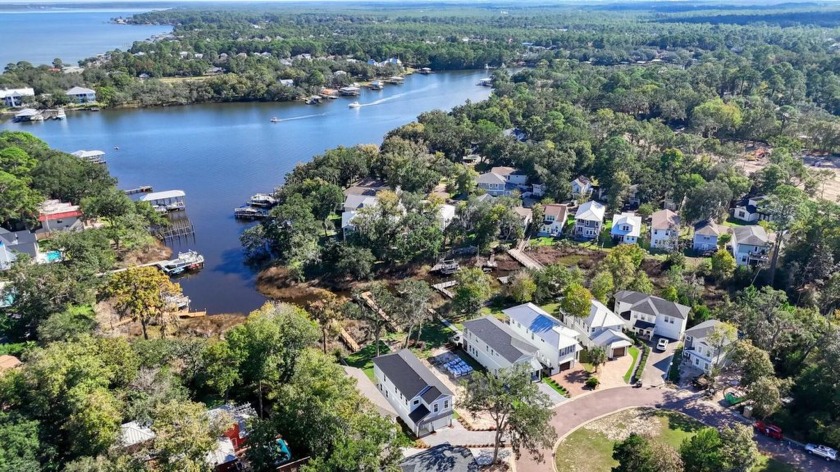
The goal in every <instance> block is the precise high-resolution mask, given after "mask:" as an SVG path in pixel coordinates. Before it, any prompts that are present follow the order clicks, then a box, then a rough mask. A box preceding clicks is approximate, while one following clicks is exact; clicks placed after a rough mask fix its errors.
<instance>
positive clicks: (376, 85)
mask: <svg viewBox="0 0 840 472" xmlns="http://www.w3.org/2000/svg"><path fill="white" fill-rule="evenodd" d="M382 88H383V87H382V81H379V80H374V81H373V82H371V83H370V89H371V90H382Z"/></svg>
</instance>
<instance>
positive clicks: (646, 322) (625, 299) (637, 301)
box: [614, 290, 691, 341]
mask: <svg viewBox="0 0 840 472" xmlns="http://www.w3.org/2000/svg"><path fill="white" fill-rule="evenodd" d="M614 311H615V313H618V315H619V316H620V317H621V319H622V320H623V321H624V327H625V329H627V330H628V331H632V332H634V333H636V334H637V335H639V336H642V337H644V338H647V339H651V340H652V339H653V337H654V336H660V337H663V338H668V339H671V340H675V341H677V340H680V339H682V336H683V333H684V332H685V325H686V322H687V321H688V315H689V313H690V312H691V308H689V307H687V306H685V305H681V304H679V303H674V302H672V301H669V300H665V299H664V298H660V297H655V296H653V295H647V294H645V293H641V292H634V291H630V290H622V291H620V292H618V293H616V294H615V307H614Z"/></svg>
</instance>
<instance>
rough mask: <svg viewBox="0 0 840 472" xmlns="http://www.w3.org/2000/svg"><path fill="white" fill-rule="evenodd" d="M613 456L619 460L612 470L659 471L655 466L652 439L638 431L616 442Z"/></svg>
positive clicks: (631, 471)
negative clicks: (639, 433)
mask: <svg viewBox="0 0 840 472" xmlns="http://www.w3.org/2000/svg"><path fill="white" fill-rule="evenodd" d="M612 457H613V459H615V460H617V461H618V465H617V466H615V467H613V468H612V472H657V471H656V469H654V468H653V450H652V448H651V441H650V440H649V439H648V438H646V437H644V436H640V435H638V434H636V433H630V436H628V437H627V439H625V440H624V441H619V442H617V443H615V445H614V446H613V455H612Z"/></svg>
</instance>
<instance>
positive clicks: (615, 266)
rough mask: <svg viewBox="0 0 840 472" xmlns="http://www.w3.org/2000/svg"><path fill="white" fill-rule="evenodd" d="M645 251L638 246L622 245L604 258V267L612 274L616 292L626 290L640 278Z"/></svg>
mask: <svg viewBox="0 0 840 472" xmlns="http://www.w3.org/2000/svg"><path fill="white" fill-rule="evenodd" d="M644 257H645V251H644V249H642V248H641V247H639V246H638V245H636V244H622V245H620V246H618V247H617V248H614V249H613V250H612V251H610V253H609V254H608V255H607V257H605V258H604V262H603V265H604V267H605V268H606V269H607V270H608V271H609V272H610V274H612V277H613V282H614V284H615V289H616V290H625V289H627V288H628V287H630V285H632V284H633V281H634V280H635V279H636V278H637V276H638V270H639V266H641V264H642V260H644Z"/></svg>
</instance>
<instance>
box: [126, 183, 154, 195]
mask: <svg viewBox="0 0 840 472" xmlns="http://www.w3.org/2000/svg"><path fill="white" fill-rule="evenodd" d="M123 192H124V193H125V194H126V195H137V194H140V193H152V192H153V189H152V186H151V185H141V186H139V187H135V188H130V189H128V190H123Z"/></svg>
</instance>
